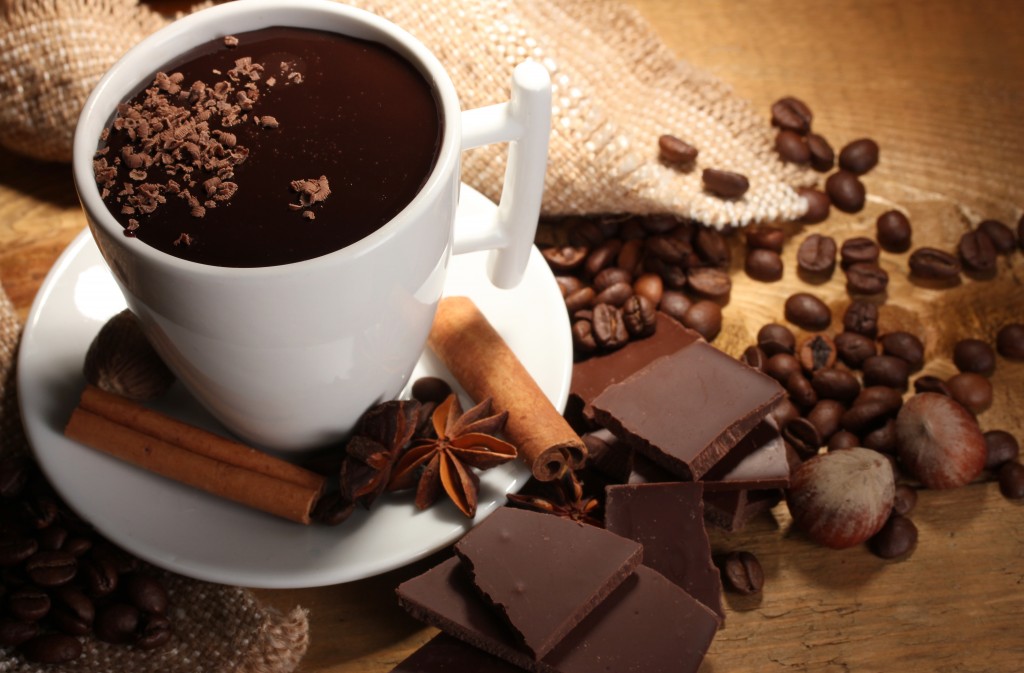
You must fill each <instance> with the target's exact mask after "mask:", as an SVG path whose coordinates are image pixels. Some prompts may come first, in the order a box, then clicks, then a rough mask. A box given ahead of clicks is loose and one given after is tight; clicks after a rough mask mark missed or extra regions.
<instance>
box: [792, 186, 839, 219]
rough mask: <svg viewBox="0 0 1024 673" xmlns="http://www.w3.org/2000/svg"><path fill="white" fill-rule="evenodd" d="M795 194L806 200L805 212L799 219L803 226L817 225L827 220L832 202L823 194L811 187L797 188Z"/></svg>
mask: <svg viewBox="0 0 1024 673" xmlns="http://www.w3.org/2000/svg"><path fill="white" fill-rule="evenodd" d="M796 193H797V194H799V195H800V196H802V197H804V199H806V200H807V212H806V213H804V215H803V217H801V218H800V222H802V223H803V224H819V223H821V222H824V221H825V220H827V219H828V216H829V213H830V212H831V210H832V200H831V199H829V197H828V194H826V193H825V192H823V191H821V190H818V189H814V188H812V187H798V188H797V190H796Z"/></svg>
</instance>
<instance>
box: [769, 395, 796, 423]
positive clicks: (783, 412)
mask: <svg viewBox="0 0 1024 673" xmlns="http://www.w3.org/2000/svg"><path fill="white" fill-rule="evenodd" d="M769 416H770V417H771V419H772V420H773V421H775V426H776V427H779V428H784V427H786V424H787V423H789V422H790V421H791V420H793V419H794V418H800V410H799V409H797V408H796V405H795V404H793V403H792V402H790V400H789V398H788V397H783V398H782V401H780V402H779V403H778V404H777V405H775V408H774V409H772V411H771V413H770V414H769Z"/></svg>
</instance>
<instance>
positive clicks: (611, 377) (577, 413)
mask: <svg viewBox="0 0 1024 673" xmlns="http://www.w3.org/2000/svg"><path fill="white" fill-rule="evenodd" d="M700 338H701V337H700V334H698V333H697V332H694V331H693V330H691V329H687V328H685V327H683V326H682V325H680V324H679V321H677V320H675V319H673V318H670V317H669V316H667V315H665V314H664V313H662V312H661V311H659V312H658V314H657V321H656V322H655V329H654V334H652V335H651V336H649V337H647V338H645V339H635V340H630V341H629V342H628V343H627V344H626V345H625V346H623V347H622V348H619V349H618V350H614V351H612V352H610V353H604V354H601V355H595V356H593V357H591V358H588V359H586V360H583V361H582V362H577V363H576V364H574V365H573V366H572V383H571V384H570V386H569V401H568V404H567V407H566V416H567V417H569V419H570V421H575V422H576V423H580V422H581V418H582V419H586V420H590V419H592V418H593V412H592V410H591V409H590V403H591V402H592V401H593V400H594V398H595V397H597V396H598V395H600V394H601V393H602V392H604V390H605V388H607V387H608V386H610V385H612V384H613V383H618V382H619V381H622V380H624V379H626V378H628V377H629V376H630V375H631V374H633V373H634V372H636V371H639V370H640V369H643V368H644V367H645V366H647V365H648V364H649V363H650V362H651V361H653V360H655V359H657V358H660V357H662V356H663V355H669V354H670V353H675V352H676V351H677V350H679V349H680V348H684V347H686V346H689V345H690V344H692V343H694V342H695V341H699V340H700Z"/></svg>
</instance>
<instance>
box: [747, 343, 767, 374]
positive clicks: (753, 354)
mask: <svg viewBox="0 0 1024 673" xmlns="http://www.w3.org/2000/svg"><path fill="white" fill-rule="evenodd" d="M740 362H742V363H743V364H745V365H747V366H748V367H753V368H754V369H756V370H758V371H759V372H763V371H764V367H765V364H766V363H767V362H768V356H767V355H765V354H764V351H763V350H761V349H760V348H758V347H757V346H747V348H746V349H744V351H743V353H742V354H741V355H740Z"/></svg>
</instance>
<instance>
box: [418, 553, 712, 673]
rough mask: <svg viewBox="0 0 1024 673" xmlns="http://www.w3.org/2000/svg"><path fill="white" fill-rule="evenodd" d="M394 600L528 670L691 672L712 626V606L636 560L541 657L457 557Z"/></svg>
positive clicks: (551, 672) (550, 672)
mask: <svg viewBox="0 0 1024 673" xmlns="http://www.w3.org/2000/svg"><path fill="white" fill-rule="evenodd" d="M398 598H399V602H400V603H401V604H402V606H403V607H404V608H405V609H406V610H408V611H409V612H410V614H412V615H413V617H416V618H417V619H420V620H422V621H424V622H426V623H428V624H431V625H433V626H436V627H437V628H440V629H441V630H442V631H444V632H445V633H448V634H450V635H453V636H455V637H457V638H459V639H461V640H464V641H466V642H468V643H470V644H472V645H476V646H477V647H479V648H481V649H483V650H485V651H487V652H490V653H491V654H494V655H496V656H499V657H501V658H502V659H504V660H506V661H508V662H509V663H512V664H515V665H516V666H519V667H520V668H525V669H526V670H528V671H534V672H535V673H594V672H595V671H643V672H644V673H662V672H665V673H667V672H669V671H672V672H673V673H685V672H687V671H696V670H697V669H698V668H699V666H700V663H701V661H702V660H703V658H704V654H705V653H706V652H707V649H708V647H709V646H710V644H711V640H712V638H714V635H715V631H716V630H717V629H718V620H717V618H716V616H715V614H714V613H713V612H711V611H710V610H708V609H707V608H706V607H704V605H702V604H701V603H700V602H699V601H697V600H696V599H694V598H693V597H692V596H690V595H689V594H687V593H686V592H685V591H683V590H682V589H680V588H679V587H677V586H676V585H675V584H673V583H672V582H670V581H669V580H667V579H665V577H664V576H663V575H661V574H660V573H658V572H656V571H654V570H651V569H650V568H646V567H644V566H640V567H638V568H637V569H636V571H635V572H634V574H633V575H631V576H630V577H629V578H628V579H627V580H626V581H625V582H623V583H622V584H621V585H620V586H619V587H618V588H617V589H616V590H615V591H613V592H612V594H611V595H610V596H609V597H608V598H606V599H605V600H604V602H602V603H601V605H599V606H598V607H597V608H596V609H595V610H594V611H593V612H591V613H590V615H589V616H588V617H587V618H586V619H584V620H583V622H582V623H581V624H580V625H579V626H577V627H576V628H575V629H573V630H572V632H571V633H570V634H569V635H568V636H566V638H565V639H564V640H563V641H562V642H561V643H560V644H559V645H558V646H557V647H556V648H555V649H554V650H552V651H551V652H550V653H549V654H548V655H547V656H546V657H544V658H543V659H542V660H541V661H534V660H533V659H532V657H530V655H529V653H527V651H526V650H525V649H524V648H522V647H520V646H518V645H517V644H516V642H515V639H514V638H513V636H512V635H511V633H510V631H508V630H507V629H506V628H505V626H504V624H502V622H501V619H500V618H499V617H497V616H496V615H494V614H492V613H491V611H490V609H489V608H488V606H487V605H486V604H485V603H484V602H483V600H481V599H480V598H479V597H478V596H477V594H476V591H475V590H474V588H473V585H472V581H471V580H470V578H469V576H468V573H466V572H465V571H464V569H463V568H462V565H461V562H460V561H459V560H458V558H452V559H448V560H447V561H445V562H443V563H441V564H440V565H438V566H436V567H434V568H433V569H431V570H428V571H427V572H426V573H424V574H423V575H420V576H419V577H415V578H413V579H411V580H408V581H406V582H404V583H402V584H401V585H400V586H399V587H398Z"/></svg>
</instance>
